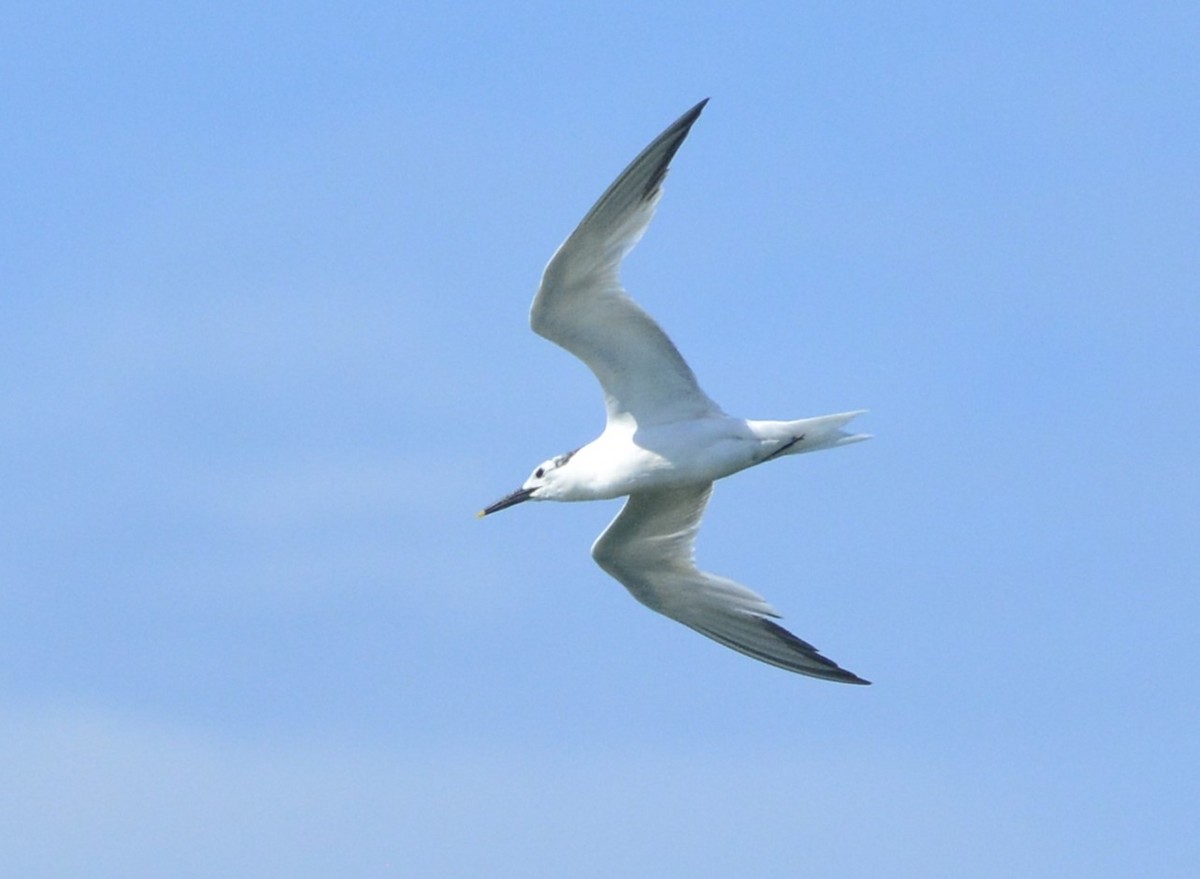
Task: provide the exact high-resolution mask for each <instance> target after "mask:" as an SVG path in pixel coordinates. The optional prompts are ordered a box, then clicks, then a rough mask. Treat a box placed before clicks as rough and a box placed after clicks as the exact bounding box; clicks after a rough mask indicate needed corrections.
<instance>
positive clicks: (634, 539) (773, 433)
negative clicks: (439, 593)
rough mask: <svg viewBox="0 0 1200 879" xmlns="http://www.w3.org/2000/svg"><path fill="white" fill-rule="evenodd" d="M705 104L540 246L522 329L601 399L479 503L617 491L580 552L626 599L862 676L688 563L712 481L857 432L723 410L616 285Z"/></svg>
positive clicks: (766, 607) (795, 665) (786, 662)
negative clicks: (577, 369) (555, 350)
mask: <svg viewBox="0 0 1200 879" xmlns="http://www.w3.org/2000/svg"><path fill="white" fill-rule="evenodd" d="M706 103H708V99H707V98H706V99H705V100H703V101H701V102H700V103H698V104H697V105H696V106H694V107H692V108H691V109H690V110H688V111H687V112H686V113H684V114H683V115H682V116H681V117H679V119H678V120H676V121H675V122H674V123H673V124H672V125H671V126H670V127H668V128H667V130H666V131H664V132H663V133H662V134H660V135H659V136H658V137H657V138H655V140H654V141H653V142H652V143H651V144H650V145H649V146H648V147H646V149H644V150H643V151H642V152H641V154H640V155H639V156H638V157H637V158H636V159H634V160H633V162H632V163H631V164H630V165H629V167H627V168H626V169H625V170H624V171H623V172H621V175H620V176H619V177H617V179H616V181H615V182H614V183H613V184H612V185H611V186H609V187H608V190H607V191H606V192H605V193H604V194H603V195H602V196H600V200H599V201H597V202H596V204H595V205H594V206H593V207H592V209H591V210H590V211H588V213H587V216H585V217H584V218H583V221H582V222H580V224H579V226H578V227H577V228H576V229H575V231H574V232H572V233H571V235H570V236H569V237H568V238H567V240H566V241H564V242H563V243H562V244H561V245H560V246H559V248H558V250H557V251H556V252H555V253H554V256H553V257H551V259H550V262H549V263H548V264H547V265H546V269H545V271H544V272H543V274H542V282H541V286H540V287H539V288H538V291H537V294H536V295H535V296H534V300H533V307H532V310H531V312H530V324H531V325H532V327H533V330H534V332H536V333H538V334H539V335H541V336H544V337H545V338H547V339H549V340H550V341H551V342H554V343H555V344H556V345H559V346H561V347H563V348H565V349H566V350H567V351H569V352H571V353H572V354H574V355H575V356H576V357H578V358H579V359H580V360H582V361H583V362H584V363H586V364H587V366H588V367H589V368H590V369H591V370H592V372H593V373H595V375H596V378H597V379H599V381H600V386H601V388H602V390H603V392H604V404H605V408H606V410H607V422H606V424H605V427H604V430H603V432H602V433H601V434H600V436H599V437H597V438H596V439H594V440H592V442H590V443H588V444H587V445H585V446H583V447H582V448H579V449H576V450H575V451H573V452H567V453H566V454H563V455H558V456H557V457H554V458H550V459H549V460H547V461H543V462H542V463H541V464H539V465H538V466H537V467H536V468H535V469H534V471H533V473H532V475H530V477H529V478H528V479H527V480H525V483H524V484H523V485H522V486H521V487H520V488H519V489H517V490H516V491H514V492H513V493H512V494H509V495H508V496H506V497H504V498H502V499H501V500H499V501H497V502H496V503H494V504H492V505H491V506H489V507H487V508H485V509H484V510H482V511H480V513H479V516H480V517H483V516H486V515H488V514H490V513H495V512H497V511H498V510H503V509H506V508H507V507H511V506H514V505H515V504H519V503H522V502H523V501H529V500H534V501H588V500H601V499H606V498H616V497H622V496H627V497H628V500H627V501H626V502H625V505H624V507H623V508H622V509H621V512H620V513H619V514H618V515H617V517H616V518H615V519H614V520H613V521H612V523H611V524H610V525H609V526H608V528H606V529H605V531H604V533H603V534H601V535H600V537H599V539H597V540H596V542H595V544H594V545H593V546H592V557H593V558H594V559H595V560H596V563H597V564H598V565H599V566H600V567H601V568H603V569H604V570H605V571H606V572H607V573H608V574H610V575H611V576H613V577H614V578H616V579H617V580H618V581H620V582H621V583H622V584H623V585H624V586H625V587H626V588H627V589H628V590H629V591H630V592H631V593H632V594H633V596H634V597H635V598H637V599H638V600H639V601H641V602H642V603H643V604H645V605H646V606H648V607H650V608H651V609H652V610H655V611H658V612H659V613H661V614H664V615H666V616H668V617H671V618H672V619H675V620H678V621H679V622H681V623H683V624H684V625H687V626H690V627H691V628H693V629H695V630H696V631H698V632H700V633H701V634H704V635H707V636H708V637H709V638H712V639H713V640H714V641H718V642H720V643H721V644H724V645H725V646H726V647H731V648H733V649H734V650H738V651H741V652H742V653H745V654H747V655H748V656H752V657H754V658H755V659H758V660H761V661H763V662H766V663H770V664H771V665H775V666H778V667H780V668H784V669H787V670H788V671H794V672H799V673H800V674H805V675H811V676H813V677H817V678H824V679H826V680H831V681H839V682H842V683H849V684H866V683H869V682H868V681H865V680H863V679H862V678H860V677H858V676H857V675H855V674H853V673H851V672H849V671H847V670H846V669H844V668H841V667H840V666H838V665H837V663H835V662H833V661H832V660H830V659H827V658H826V657H824V656H822V655H821V654H820V653H819V652H817V649H816V648H815V647H813V646H812V645H811V644H809V643H808V642H807V641H804V640H802V639H800V638H798V637H797V636H795V635H793V634H792V633H791V632H789V631H788V630H787V629H785V628H784V627H783V626H781V625H780V624H779V623H777V622H775V620H776V619H778V618H779V613H778V612H777V611H776V610H775V609H774V608H773V607H771V605H770V604H768V603H767V601H766V600H765V599H764V598H763V597H762V596H760V595H758V594H757V593H755V592H752V591H751V590H749V589H747V588H746V587H745V586H742V585H741V584H739V583H735V582H734V581H732V580H728V579H725V578H724V577H718V576H716V575H714V574H710V573H707V572H705V571H701V570H700V569H699V568H697V567H696V563H695V560H694V556H695V543H696V532H697V531H698V530H699V528H700V519H701V517H702V516H703V514H704V508H705V506H706V505H707V503H708V499H709V496H710V495H711V494H712V484H713V481H714V480H717V479H721V478H723V477H725V476H729V475H730V474H732V473H737V472H738V471H739V470H745V469H746V468H748V467H753V466H755V465H757V464H762V463H764V462H766V461H771V460H774V459H775V458H780V457H783V456H785V455H794V454H798V453H801V452H814V451H817V450H818V449H829V448H833V447H834V446H844V445H848V444H850V443H854V442H858V441H860V440H864V439H867V438H868V436H867V435H866V434H854V433H848V432H847V431H845V430H843V428H844V427H845V426H846V424H847V423H848V422H849V421H850V420H851V419H852V418H854V417H855V416H856V415H860V414H862V411H863V410H859V411H856V412H843V413H840V414H837V415H823V416H820V417H817V418H804V419H800V420H797V421H757V420H751V419H742V418H734V417H732V416H729V415H726V414H725V413H724V412H723V411H722V410H721V408H720V407H719V406H718V405H717V404H716V403H714V402H713V401H712V399H710V398H709V397H708V395H707V394H705V393H704V391H702V390H701V389H700V385H699V384H698V383H697V381H696V376H695V375H694V374H693V372H692V370H691V368H690V367H689V366H688V365H687V362H686V361H684V359H683V357H682V355H680V353H679V351H678V349H677V348H676V347H675V345H674V344H672V342H671V340H670V339H669V338H667V335H666V333H664V332H663V330H662V329H661V328H660V327H659V325H658V324H657V323H656V322H655V321H654V319H653V318H651V317H650V315H649V314H647V313H646V312H645V311H644V310H642V308H641V307H640V306H639V305H638V304H637V303H636V302H634V301H633V299H632V298H630V296H629V295H628V294H627V293H626V292H625V290H624V289H623V288H622V286H621V281H620V276H619V270H620V266H621V261H622V259H623V258H624V257H625V254H627V253H628V252H629V251H630V249H632V248H633V246H634V245H635V244H636V243H637V242H638V239H640V238H641V237H642V234H643V233H644V232H645V231H646V228H647V226H649V225H650V220H651V218H652V217H653V216H654V211H655V208H656V207H657V205H658V202H659V199H660V198H661V197H662V183H663V178H664V177H666V174H667V168H668V166H669V165H670V163H671V159H672V158H673V157H674V155H675V153H676V151H677V150H678V149H679V147H680V145H681V144H682V143H683V141H684V138H686V137H687V135H688V132H689V131H690V130H691V127H692V125H693V123H695V121H696V119H697V118H698V117H699V116H700V112H701V111H702V110H703V109H704V105H705V104H706Z"/></svg>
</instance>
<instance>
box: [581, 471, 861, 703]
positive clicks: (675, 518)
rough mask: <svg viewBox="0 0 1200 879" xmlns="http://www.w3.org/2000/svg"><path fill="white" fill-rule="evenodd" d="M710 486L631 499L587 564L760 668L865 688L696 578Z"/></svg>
mask: <svg viewBox="0 0 1200 879" xmlns="http://www.w3.org/2000/svg"><path fill="white" fill-rule="evenodd" d="M711 493H712V483H707V484H705V485H699V486H687V487H681V488H672V489H660V490H655V491H647V492H639V493H636V494H631V495H630V496H629V500H628V501H626V503H625V506H624V507H623V508H622V510H621V512H620V513H619V514H618V515H617V518H615V519H614V520H613V521H612V523H611V524H610V525H609V526H608V528H607V529H605V531H604V533H603V534H601V535H600V537H599V539H598V540H597V541H596V543H595V545H594V546H593V547H592V557H593V558H594V559H595V560H596V563H597V564H599V565H600V567H601V568H603V569H604V570H605V571H606V572H608V573H609V574H610V575H612V576H613V577H615V578H616V579H617V580H618V581H620V582H621V583H622V584H623V585H624V586H625V588H627V589H628V590H629V591H630V592H631V593H632V594H633V596H634V597H635V598H637V599H638V601H640V602H642V603H643V604H645V605H646V606H647V607H649V608H651V609H653V610H656V611H658V612H659V613H661V614H663V615H665V616H668V617H671V618H672V619H674V620H677V621H679V622H681V623H683V624H684V625H686V626H690V627H691V628H693V629H695V630H696V631H697V632H700V633H701V634H703V635H707V636H708V637H709V638H712V639H713V640H714V641H718V642H720V643H721V644H724V645H725V646H726V647H731V648H733V649H734V650H737V651H739V652H741V653H745V654H746V655H747V656H752V657H754V658H755V659H758V660H761V661H762V662H766V663H770V664H771V665H775V666H778V667H780V668H784V669H787V670H788V671H794V672H799V673H800V674H805V675H811V676H812V677H817V678H824V679H825V680H831V681H840V682H842V683H849V684H866V683H868V681H865V680H863V679H862V678H860V677H858V676H857V675H855V674H853V673H852V672H849V671H846V670H845V669H844V668H841V667H840V666H838V665H837V663H835V662H833V661H832V660H830V659H828V658H826V657H824V656H822V655H821V654H820V653H819V652H818V651H817V649H816V648H815V647H813V645H811V644H809V643H808V642H807V641H805V640H803V639H801V638H798V637H797V636H796V635H793V634H792V633H791V632H789V631H788V630H787V629H785V628H784V627H783V626H781V625H779V624H778V623H776V622H774V620H773V619H772V618H777V617H778V616H779V614H778V613H777V612H776V611H775V609H774V608H773V607H771V605H770V604H768V603H767V601H766V599H764V598H763V597H762V596H761V595H759V594H758V593H756V592H753V591H752V590H750V589H747V588H746V587H745V586H742V585H741V584H740V583H735V582H734V581H733V580H728V579H726V578H724V577H718V576H716V575H714V574H709V573H707V572H705V571H701V570H700V569H699V568H697V567H696V563H695V546H696V534H697V532H698V531H699V529H700V519H701V517H702V516H703V515H704V508H705V506H706V505H707V503H708V498H709V496H710V495H711Z"/></svg>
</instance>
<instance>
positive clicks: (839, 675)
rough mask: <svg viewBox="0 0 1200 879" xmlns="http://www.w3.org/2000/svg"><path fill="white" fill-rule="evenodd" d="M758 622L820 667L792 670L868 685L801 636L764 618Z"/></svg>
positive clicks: (843, 682)
mask: <svg viewBox="0 0 1200 879" xmlns="http://www.w3.org/2000/svg"><path fill="white" fill-rule="evenodd" d="M759 623H760V624H761V625H762V626H763V628H765V629H766V630H767V631H769V632H770V633H771V634H772V635H774V636H775V637H777V638H779V639H780V640H782V641H783V642H784V643H786V644H788V645H789V646H790V647H791V648H792V649H794V650H795V651H796V652H797V653H799V654H800V655H801V656H803V657H804V658H805V659H808V660H812V661H814V662H817V663H820V666H821V667H820V668H812V667H811V666H808V667H805V668H793V669H792V670H793V671H798V672H800V673H801V674H806V675H809V676H811V677H814V678H820V679H821V680H825V681H836V682H837V683H839V684H859V685H861V686H870V684H871V682H870V681H868V680H865V679H863V678H860V677H859V676H858V675H856V674H855V673H854V672H852V671H847V670H846V669H844V668H842V667H841V666H840V665H838V664H837V663H836V662H834V661H833V660H832V659H830V658H829V657H828V656H822V655H821V653H820V652H819V651H818V650H817V648H816V647H813V646H812V645H811V644H809V643H808V642H807V641H805V640H804V639H803V638H801V637H799V636H797V635H795V634H793V633H791V632H789V631H788V630H787V629H785V628H784V627H783V626H781V625H779V623H777V622H774V621H773V620H769V619H766V618H765V617H764V618H760V620H759Z"/></svg>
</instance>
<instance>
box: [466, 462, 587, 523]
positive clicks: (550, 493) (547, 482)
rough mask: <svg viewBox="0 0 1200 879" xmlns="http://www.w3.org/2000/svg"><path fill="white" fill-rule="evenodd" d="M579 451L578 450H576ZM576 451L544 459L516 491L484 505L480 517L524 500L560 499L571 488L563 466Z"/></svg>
mask: <svg viewBox="0 0 1200 879" xmlns="http://www.w3.org/2000/svg"><path fill="white" fill-rule="evenodd" d="M576 451H578V450H576ZM574 454H575V452H566V453H565V454H562V455H558V456H556V457H554V458H550V459H549V460H547V461H543V462H542V463H540V464H538V465H537V467H535V468H534V471H533V472H532V473H530V474H529V478H528V479H526V480H525V483H524V485H522V486H521V487H520V488H518V489H517V490H516V491H514V492H513V493H512V494H509V495H505V496H504V497H502V498H500V500H498V501H496V502H495V503H494V504H492V505H491V506H490V507H484V508H483V509H482V510H480V511H479V518H481V519H482V518H483V517H484V516H487V515H489V514H490V513H495V512H498V511H500V510H503V509H506V508H507V507H511V506H514V505H516V504H519V503H521V502H522V501H553V500H560V499H562V498H563V496H564V495H565V494H566V493H567V491H568V490H569V481H570V480H569V477H568V476H566V475H565V471H564V469H563V468H565V467H566V465H567V463H568V462H569V461H570V460H571V456H572V455H574Z"/></svg>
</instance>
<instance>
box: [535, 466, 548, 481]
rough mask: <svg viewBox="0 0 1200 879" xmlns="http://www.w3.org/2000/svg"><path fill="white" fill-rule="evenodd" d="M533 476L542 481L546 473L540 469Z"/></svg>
mask: <svg viewBox="0 0 1200 879" xmlns="http://www.w3.org/2000/svg"><path fill="white" fill-rule="evenodd" d="M533 475H534V476H536V477H537V478H538V479H541V478H542V477H543V476H545V475H546V471H545V470H543V469H542V468H541V467H539V468H537V470H536V471H534V474H533Z"/></svg>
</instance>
